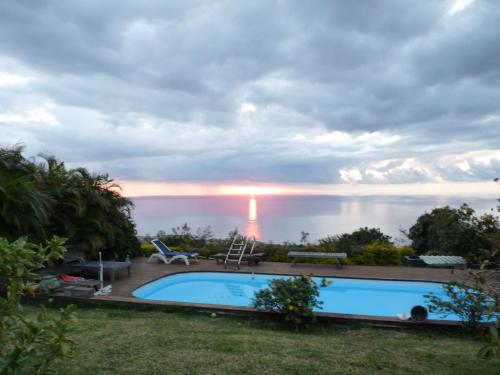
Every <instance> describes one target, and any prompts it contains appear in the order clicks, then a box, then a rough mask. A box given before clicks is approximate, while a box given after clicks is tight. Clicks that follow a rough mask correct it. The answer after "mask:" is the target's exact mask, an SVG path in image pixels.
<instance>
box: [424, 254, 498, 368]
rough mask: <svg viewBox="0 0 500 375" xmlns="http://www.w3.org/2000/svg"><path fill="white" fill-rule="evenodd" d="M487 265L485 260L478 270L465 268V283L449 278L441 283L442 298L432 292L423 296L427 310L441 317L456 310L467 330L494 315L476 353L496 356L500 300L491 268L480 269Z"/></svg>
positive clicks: (487, 356) (474, 329)
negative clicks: (444, 295) (467, 270)
mask: <svg viewBox="0 0 500 375" xmlns="http://www.w3.org/2000/svg"><path fill="white" fill-rule="evenodd" d="M487 265H488V263H487V262H485V263H484V264H483V266H482V269H481V270H480V271H469V273H468V277H467V279H466V282H465V283H460V282H451V283H448V284H446V285H444V286H443V288H444V291H445V293H446V295H447V297H448V299H445V300H443V299H441V298H439V297H436V296H435V295H433V294H432V293H431V294H428V295H426V296H425V297H426V299H427V302H428V307H429V310H430V311H431V312H437V313H439V314H441V315H442V316H443V317H446V316H447V315H448V314H451V313H453V314H456V315H457V316H459V317H460V320H461V321H462V324H463V325H464V327H465V328H466V329H468V330H469V331H471V332H474V331H477V330H478V328H479V324H480V323H481V322H484V321H487V320H490V319H491V318H493V317H496V325H495V326H491V327H489V328H488V330H487V331H486V332H484V339H485V345H484V346H483V347H482V348H481V349H480V350H479V352H478V356H479V357H480V358H484V359H491V358H499V359H500V339H499V335H498V330H499V328H500V300H499V296H498V293H497V292H496V290H495V286H494V284H493V283H492V281H494V280H495V271H489V270H484V268H485V267H486V266H487Z"/></svg>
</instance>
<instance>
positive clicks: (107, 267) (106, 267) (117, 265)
mask: <svg viewBox="0 0 500 375" xmlns="http://www.w3.org/2000/svg"><path fill="white" fill-rule="evenodd" d="M102 266H103V271H104V272H108V274H109V279H110V280H111V282H112V283H113V282H114V281H115V273H116V271H119V270H121V269H124V268H126V269H127V271H128V277H130V263H129V262H112V261H104V262H102ZM65 267H67V268H69V269H71V270H73V271H75V270H80V271H96V272H97V273H99V269H100V264H99V262H97V261H92V262H85V263H75V264H66V265H65Z"/></svg>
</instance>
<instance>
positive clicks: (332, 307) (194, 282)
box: [133, 272, 458, 321]
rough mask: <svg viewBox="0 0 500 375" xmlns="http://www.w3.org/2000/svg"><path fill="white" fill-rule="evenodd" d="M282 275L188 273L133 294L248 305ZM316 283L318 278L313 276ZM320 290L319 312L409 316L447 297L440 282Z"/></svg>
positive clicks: (363, 282)
mask: <svg viewBox="0 0 500 375" xmlns="http://www.w3.org/2000/svg"><path fill="white" fill-rule="evenodd" d="M287 277H291V276H284V275H264V274H245V273H225V272H188V273H180V274H174V275H170V276H166V277H163V278H161V279H158V280H155V281H153V282H151V283H148V284H146V285H143V286H141V287H140V288H138V289H136V290H135V291H134V292H133V295H134V296H135V297H137V298H140V299H145V300H156V301H171V302H187V303H199V304H213V305H230V306H245V307H249V306H251V305H252V298H253V297H254V294H255V292H256V291H258V290H260V289H263V288H266V287H267V286H268V284H269V282H270V281H271V280H272V279H276V278H287ZM313 279H314V280H315V281H316V282H317V283H318V284H319V283H320V282H321V280H322V278H320V277H314V278H313ZM326 279H327V280H329V281H331V282H332V283H331V284H330V285H329V286H326V287H322V288H320V296H319V300H320V301H323V305H322V306H321V308H320V309H317V310H316V311H318V312H325V313H336V314H354V315H371V316H382V317H397V315H398V314H401V313H405V314H409V313H410V311H411V309H412V307H414V306H416V305H422V306H425V305H426V304H425V298H424V295H425V294H428V293H431V292H432V293H434V294H435V295H436V296H439V297H440V298H443V299H446V296H445V294H444V293H443V289H442V284H440V283H434V282H419V281H389V280H372V279H348V278H331V277H327V278H326ZM429 319H436V320H453V321H456V320H458V317H457V316H455V315H448V316H447V317H446V318H444V319H443V318H441V317H440V316H439V315H436V314H432V313H429Z"/></svg>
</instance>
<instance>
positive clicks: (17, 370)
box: [0, 237, 76, 375]
mask: <svg viewBox="0 0 500 375" xmlns="http://www.w3.org/2000/svg"><path fill="white" fill-rule="evenodd" d="M64 242H65V239H62V238H58V237H53V238H52V240H50V241H49V242H47V245H46V246H41V245H34V244H32V243H29V242H28V241H27V239H26V238H25V237H24V238H20V239H18V240H16V241H14V242H12V243H10V242H9V241H8V240H7V239H5V238H0V275H2V276H3V277H5V278H6V280H7V281H8V285H7V293H6V298H4V297H0V343H1V345H0V374H5V375H10V374H12V375H14V374H16V375H17V374H26V375H28V374H46V373H49V372H51V367H52V365H53V364H54V362H55V361H57V360H58V359H59V358H62V357H66V356H69V355H70V354H71V352H72V349H73V346H74V343H73V342H72V341H71V340H69V339H68V338H67V334H68V332H69V330H70V327H71V322H72V321H73V320H74V319H75V315H74V312H75V309H76V308H75V306H72V305H70V306H68V307H66V308H65V309H61V310H60V311H59V315H56V316H54V315H52V314H49V313H48V312H47V310H46V309H45V308H44V307H43V306H42V307H41V309H40V312H39V313H38V315H37V316H36V317H35V318H34V319H33V318H30V317H29V316H27V314H26V313H25V311H24V310H23V308H22V305H21V304H20V299H21V296H22V295H23V294H24V293H25V292H29V293H34V292H35V283H34V281H35V280H37V279H38V275H37V274H36V273H35V272H34V271H35V270H37V269H39V268H43V267H44V266H45V264H46V263H48V262H53V261H56V260H57V259H60V258H61V256H62V254H63V252H64V251H65V249H64V247H63V245H64Z"/></svg>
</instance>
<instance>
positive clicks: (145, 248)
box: [141, 243, 157, 257]
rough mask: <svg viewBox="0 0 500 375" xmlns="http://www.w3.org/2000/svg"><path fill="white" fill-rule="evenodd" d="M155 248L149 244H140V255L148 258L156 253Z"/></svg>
mask: <svg viewBox="0 0 500 375" xmlns="http://www.w3.org/2000/svg"><path fill="white" fill-rule="evenodd" d="M156 252H157V250H156V247H154V245H153V244H150V243H143V244H141V253H142V255H143V256H145V257H150V256H151V255H152V254H154V253H156Z"/></svg>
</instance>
